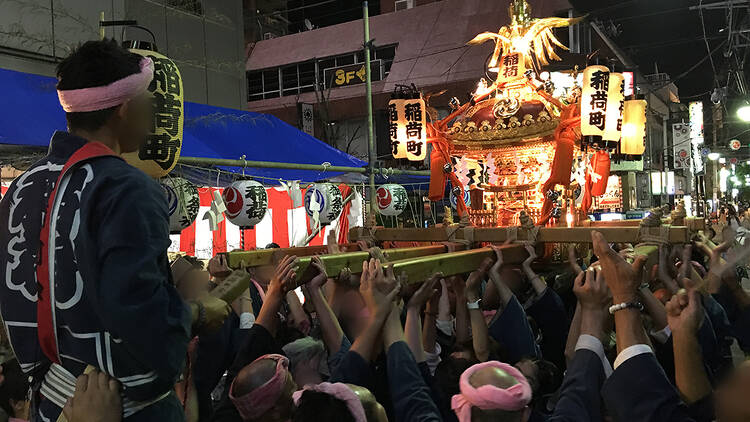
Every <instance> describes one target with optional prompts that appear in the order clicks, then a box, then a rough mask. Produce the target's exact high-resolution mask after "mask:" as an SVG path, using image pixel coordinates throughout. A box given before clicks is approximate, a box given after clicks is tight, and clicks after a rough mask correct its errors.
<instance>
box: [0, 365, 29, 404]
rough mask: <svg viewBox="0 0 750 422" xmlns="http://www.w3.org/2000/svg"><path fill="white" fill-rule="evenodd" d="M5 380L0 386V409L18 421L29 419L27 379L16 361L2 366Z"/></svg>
mask: <svg viewBox="0 0 750 422" xmlns="http://www.w3.org/2000/svg"><path fill="white" fill-rule="evenodd" d="M3 376H4V377H5V380H4V381H3V383H2V385H0V407H2V408H3V410H5V413H7V414H8V416H10V417H13V418H18V419H28V418H29V403H30V402H29V400H28V391H29V378H28V377H27V376H26V375H24V374H23V372H22V371H21V366H20V365H19V364H18V361H17V360H16V359H13V360H9V361H8V362H5V363H4V364H3Z"/></svg>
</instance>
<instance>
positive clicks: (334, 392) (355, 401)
mask: <svg viewBox="0 0 750 422" xmlns="http://www.w3.org/2000/svg"><path fill="white" fill-rule="evenodd" d="M305 391H315V392H318V393H325V394H328V395H330V396H333V397H336V398H337V399H339V400H341V401H343V402H344V403H346V408H347V409H349V413H351V414H352V416H354V420H355V421H357V422H367V417H366V416H365V408H364V407H362V402H361V401H359V397H357V395H356V394H355V393H354V391H352V389H351V388H349V387H348V386H347V385H346V384H343V383H340V382H337V383H334V384H331V383H330V382H321V383H320V384H312V385H306V386H305V388H303V389H302V390H298V391H295V392H294V394H292V399H294V405H295V406H298V405H299V401H300V398H301V397H302V393H304V392H305Z"/></svg>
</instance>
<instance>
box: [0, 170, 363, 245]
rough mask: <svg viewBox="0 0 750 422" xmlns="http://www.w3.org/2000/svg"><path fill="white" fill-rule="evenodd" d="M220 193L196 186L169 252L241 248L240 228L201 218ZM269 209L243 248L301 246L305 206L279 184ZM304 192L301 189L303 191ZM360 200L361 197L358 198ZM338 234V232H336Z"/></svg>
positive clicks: (271, 191)
mask: <svg viewBox="0 0 750 422" xmlns="http://www.w3.org/2000/svg"><path fill="white" fill-rule="evenodd" d="M9 185H10V184H9V183H3V184H2V186H1V187H0V194H2V195H3V196H4V195H5V192H6V191H7V190H8V186H9ZM214 191H219V192H222V191H223V189H220V188H198V193H199V194H200V200H201V207H200V211H199V212H198V218H196V220H195V222H194V223H193V224H192V225H191V226H190V227H188V228H186V229H185V230H183V231H182V233H180V234H175V235H171V236H170V238H171V239H172V244H171V246H170V247H169V251H170V252H184V253H186V254H188V255H193V256H196V257H198V258H201V259H209V258H211V257H212V256H214V255H215V254H217V253H220V252H227V251H232V250H235V249H241V247H242V244H241V234H240V228H239V227H237V226H235V225H234V224H232V223H230V222H228V221H227V220H226V219H224V221H222V222H221V223H219V229H218V230H216V231H211V229H210V227H209V224H208V220H203V219H202V218H203V215H204V214H205V213H206V211H208V210H209V209H210V208H211V200H212V199H213V192H214ZM266 192H268V212H266V215H265V217H263V220H262V221H261V222H260V223H258V225H257V226H255V227H254V228H252V229H248V230H242V231H243V232H244V233H243V234H244V237H245V244H244V249H246V250H251V249H255V248H256V247H257V248H263V247H265V246H266V245H267V244H269V243H271V242H274V243H277V244H278V245H279V246H281V247H282V248H287V247H290V246H302V245H301V244H300V243H301V241H302V240H304V239H305V237H307V235H308V233H309V232H310V228H309V224H308V220H307V214H306V213H305V208H304V207H299V208H293V207H292V200H291V199H290V198H289V195H288V194H287V192H286V190H284V189H283V188H281V187H275V188H267V189H266ZM302 194H303V195H304V190H303V193H302ZM358 200H361V197H359V198H358ZM341 218H347V221H348V222H349V227H354V226H361V225H362V223H363V221H362V214H361V205H359V206H353V207H352V211H351V212H350V213H349V214H348V215H347V216H346V217H344V216H341V217H339V219H341ZM339 219H337V220H336V221H334V222H333V223H331V224H330V225H328V226H326V227H325V229H324V230H321V231H320V233H319V234H318V235H317V236H315V237H314V238H313V239H312V240H311V241H310V243H308V245H311V246H315V245H323V244H325V243H326V242H327V239H328V233H329V232H330V231H331V230H337V229H338V227H339ZM336 233H338V231H337V232H336Z"/></svg>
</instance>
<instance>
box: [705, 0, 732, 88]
mask: <svg viewBox="0 0 750 422" xmlns="http://www.w3.org/2000/svg"><path fill="white" fill-rule="evenodd" d="M702 6H703V0H698V15H699V16H700V18H701V29H702V30H703V41H704V42H705V43H706V52H708V59H709V60H711V69H712V70H713V72H714V86H715V87H716V86H719V77H718V76H717V73H716V66H715V65H714V57H713V54H711V47H710V46H709V45H708V37H707V36H706V22H705V21H704V20H703V7H702ZM729 30H730V31H731V30H732V28H729Z"/></svg>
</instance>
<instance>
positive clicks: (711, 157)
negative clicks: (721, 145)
mask: <svg viewBox="0 0 750 422" xmlns="http://www.w3.org/2000/svg"><path fill="white" fill-rule="evenodd" d="M708 159H709V160H711V161H716V160H718V159H719V153H718V152H710V153H708Z"/></svg>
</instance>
